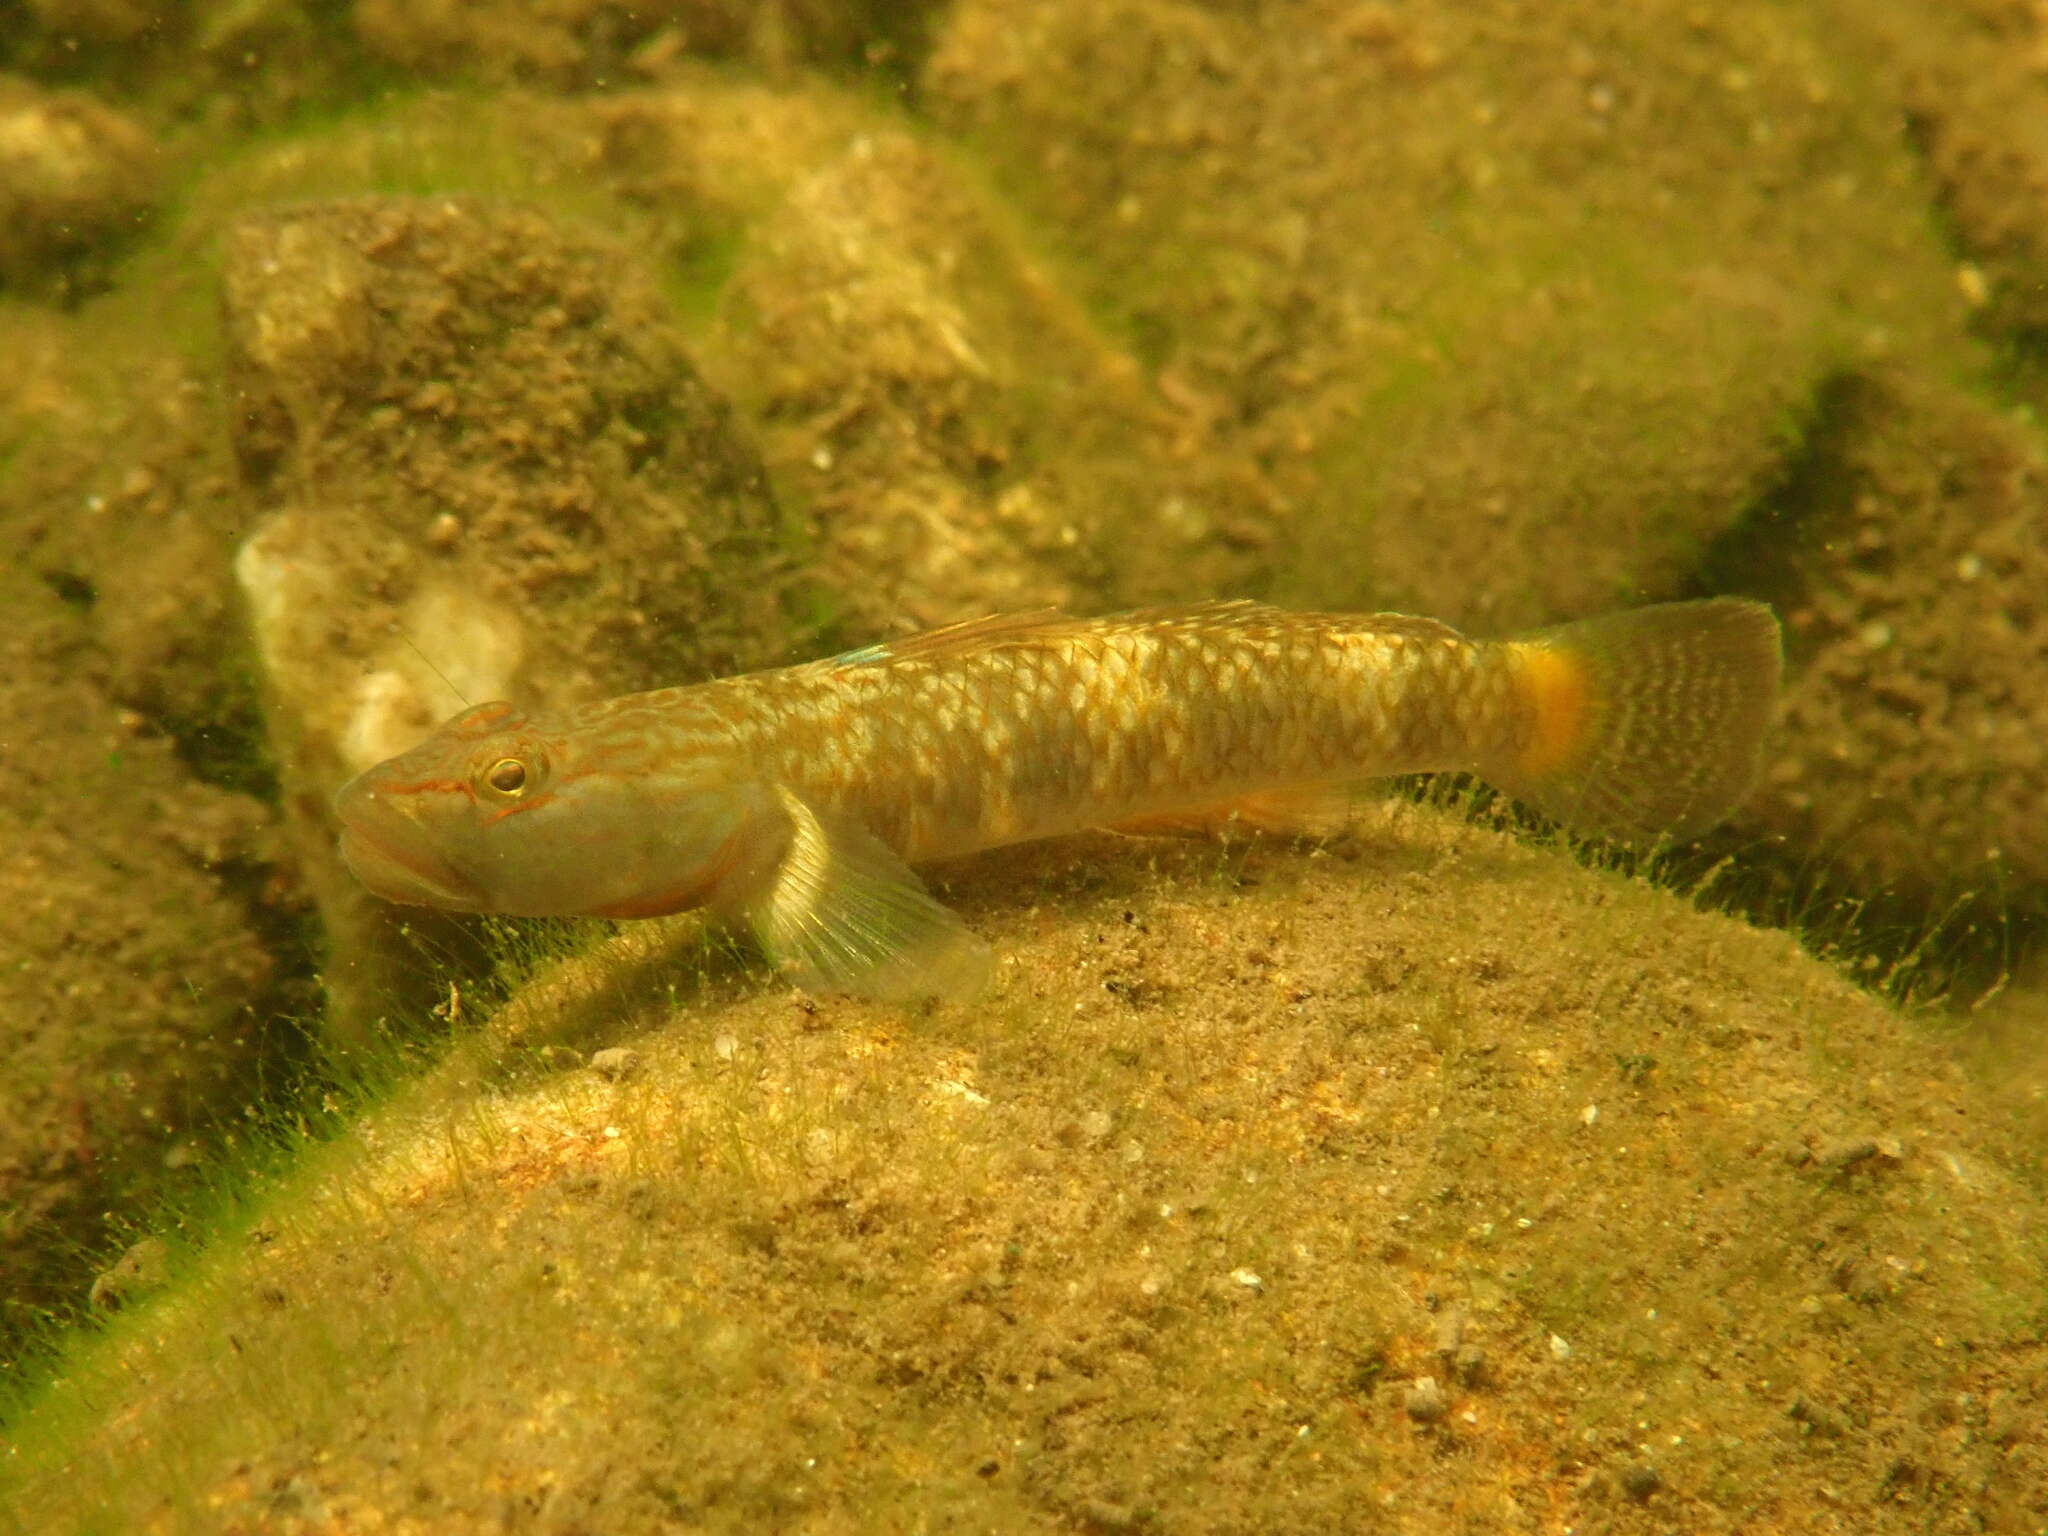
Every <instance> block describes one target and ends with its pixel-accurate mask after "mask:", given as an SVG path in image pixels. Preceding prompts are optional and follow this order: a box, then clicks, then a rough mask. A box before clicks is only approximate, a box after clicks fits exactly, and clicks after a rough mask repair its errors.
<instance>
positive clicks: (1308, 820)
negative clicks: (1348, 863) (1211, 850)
mask: <svg viewBox="0 0 2048 1536" xmlns="http://www.w3.org/2000/svg"><path fill="white" fill-rule="evenodd" d="M1357 811H1358V796H1357V793H1356V791H1355V790H1354V789H1353V788H1352V787H1351V786H1350V785H1348V784H1311V785H1306V786H1298V787H1291V788H1287V789H1267V790H1260V791H1258V792H1256V793H1254V794H1249V795H1239V796H1237V797H1236V798H1234V799H1230V800H1222V801H1218V802H1217V803H1216V804H1214V805H1200V806H1195V807H1193V808H1191V809H1189V810H1184V811H1165V812H1161V813H1159V814H1157V815H1151V816H1132V817H1129V818H1127V819H1125V820H1123V821H1118V822H1112V823H1111V824H1110V825H1109V827H1108V828H1107V830H1108V831H1111V832H1122V833H1126V834H1129V835H1130V836H1133V837H1226V838H1227V837H1233V836H1244V835H1247V834H1251V833H1265V834H1267V835H1269V836H1273V837H1331V836H1334V835H1335V834H1337V833H1338V832H1341V831H1343V830H1344V828H1345V827H1347V826H1349V825H1350V824H1351V822H1352V821H1353V820H1354V819H1355V818H1356V816H1357Z"/></svg>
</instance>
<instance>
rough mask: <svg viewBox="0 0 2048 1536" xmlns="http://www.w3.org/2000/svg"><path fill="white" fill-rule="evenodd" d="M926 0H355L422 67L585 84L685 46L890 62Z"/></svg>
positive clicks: (384, 45)
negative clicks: (626, 0)
mask: <svg viewBox="0 0 2048 1536" xmlns="http://www.w3.org/2000/svg"><path fill="white" fill-rule="evenodd" d="M929 9H931V4H930V0H655V3H652V4H630V5H628V4H622V3H620V0H548V3H546V4H543V5H534V4H531V3H527V0H356V3H355V7H354V9H353V12H352V20H353V22H354V26H355V30H356V32H357V34H358V36H360V37H361V39H362V41H363V43H364V44H365V46H367V47H368V48H369V49H370V50H371V52H373V53H374V54H376V55H378V56H379V57H381V58H383V59H385V60H387V61H389V62H390V63H393V64H397V65H399V66H401V67H403V68H405V69H408V70H413V71H418V72H421V73H426V74H437V75H439V74H454V75H468V76H481V77H483V78H485V79H492V80H511V79H537V80H545V81H548V82H550V83H552V84H555V85H558V86H571V87H588V86H592V85H605V84H611V83H615V82H616V81H618V79H619V78H620V77H621V76H622V75H631V74H654V73H660V72H662V71H663V70H665V69H666V68H667V67H668V66H670V65H671V64H672V63H673V62H674V61H675V60H676V59H677V58H678V57H680V56H682V55H685V54H699V55H705V54H708V55H711V56H714V57H729V56H733V55H738V56H742V57H745V58H747V59H749V60H751V61H753V62H755V63H758V64H760V65H763V66H765V67H768V68H772V69H782V68H786V67H788V66H789V65H791V64H793V63H796V62H798V61H806V62H828V63H829V62H850V63H862V62H867V63H888V62H891V61H892V60H893V59H894V58H895V57H896V56H897V55H898V54H900V52H902V51H903V50H905V49H906V48H907V47H909V46H911V45H912V44H914V42H915V40H916V38H917V36H918V34H919V31H920V29H921V27H922V24H923V18H924V14H925V12H926V11H927V10H929Z"/></svg>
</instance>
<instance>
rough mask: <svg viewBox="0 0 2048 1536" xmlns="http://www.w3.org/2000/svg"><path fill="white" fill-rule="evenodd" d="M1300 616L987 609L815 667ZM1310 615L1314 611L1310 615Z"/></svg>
mask: <svg viewBox="0 0 2048 1536" xmlns="http://www.w3.org/2000/svg"><path fill="white" fill-rule="evenodd" d="M1300 617H1302V616H1301V615H1298V614H1293V613H1289V612H1287V611H1286V610H1284V609H1280V608H1273V607H1269V606H1268V605H1266V604H1264V603H1260V602H1255V601H1253V600H1252V599H1251V598H1248V597H1227V598H1216V599H1213V600H1211V601H1207V602H1199V603H1174V604H1170V605H1163V606H1160V607H1154V608H1131V609H1126V610H1125V611H1124V612H1122V613H1111V614H1105V615H1103V616H1102V617H1101V618H1098V619H1077V618H1075V617H1074V616H1073V615H1072V614H1069V613H1067V612H1065V611H1064V610H1062V609H1059V608H1031V609H1026V610H1025V611H1024V612H1022V613H991V614H986V615H984V616H983V617H981V618H978V619H963V620H961V621H960V622H959V623H957V624H946V625H942V626H941V627H939V628H938V629H928V630H925V631H923V632H922V633H921V634H915V635H905V636H903V637H902V638H901V639H900V640H884V641H880V642H878V643H877V644H874V645H864V646H862V647H860V649H858V650H853V651H846V652H843V653H841V654H840V655H837V656H830V657H827V658H826V659H825V660H823V661H821V662H818V663H816V665H818V666H820V667H864V666H872V665H875V664H876V663H879V662H885V661H910V660H921V661H933V660H937V659H939V658H941V657H946V656H959V655H964V654H966V653H968V652H970V651H982V650H987V649H989V648H990V647H993V646H998V645H1002V644H1004V643H1005V642H1011V641H1028V640H1050V639H1056V638H1058V637H1059V636H1060V635H1063V634H1073V633H1080V632H1084V631H1095V632H1100V631H1103V630H1112V629H1123V628H1132V629H1142V628H1146V627H1148V626H1153V625H1176V624H1186V625H1195V626H1200V625H1204V624H1226V623H1233V622H1235V623H1240V624H1241V623H1245V622H1247V621H1250V620H1257V619H1261V618H1271V619H1273V620H1274V621H1275V622H1285V623H1291V622H1293V621H1295V620H1297V619H1299V618H1300ZM1311 617H1314V616H1311Z"/></svg>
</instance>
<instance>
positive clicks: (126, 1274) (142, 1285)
mask: <svg viewBox="0 0 2048 1536" xmlns="http://www.w3.org/2000/svg"><path fill="white" fill-rule="evenodd" d="M170 1269H171V1245H170V1244H169V1243H167V1242H165V1241H164V1240H163V1239H162V1238H160V1237H145V1238H144V1239H142V1241H141V1242H139V1243H136V1244H135V1245H133V1246H132V1247H131V1248H129V1250H128V1251H127V1252H126V1253H124V1254H122V1255H121V1257H120V1258H118V1259H116V1260H115V1261H114V1263H113V1264H112V1265H111V1266H110V1267H109V1268H107V1269H106V1270H104V1271H102V1272H101V1274H100V1276H99V1278H98V1279H96V1280H94V1281H93V1283H92V1290H91V1291H90V1292H88V1293H87V1296H86V1300H87V1301H89V1302H90V1303H91V1304H92V1305H93V1306H95V1307H102V1308H105V1309H106V1310H107V1311H109V1312H113V1311H118V1310H119V1309H120V1308H122V1307H124V1306H126V1305H127V1304H128V1303H129V1302H131V1301H134V1300H135V1299H136V1298H137V1297H140V1296H146V1295H147V1294H149V1292H151V1291H153V1290H155V1289H156V1288H157V1287H158V1286H160V1285H162V1284H163V1283H164V1281H165V1280H167V1279H169V1278H170Z"/></svg>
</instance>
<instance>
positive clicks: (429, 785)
mask: <svg viewBox="0 0 2048 1536" xmlns="http://www.w3.org/2000/svg"><path fill="white" fill-rule="evenodd" d="M458 789H459V790H461V791H462V793H464V794H465V795H467V794H469V793H470V788H469V780H467V779H415V780H413V782H412V783H410V784H379V785H377V786H376V790H377V793H378V794H380V795H428V794H452V793H454V792H455V791H456V790H458Z"/></svg>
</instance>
